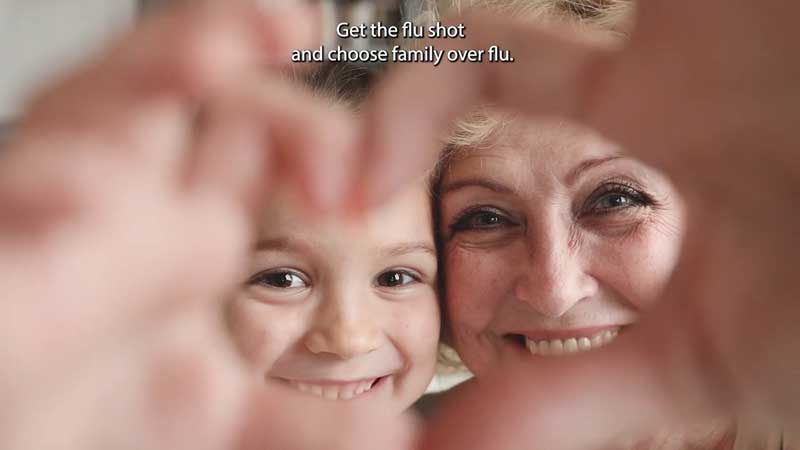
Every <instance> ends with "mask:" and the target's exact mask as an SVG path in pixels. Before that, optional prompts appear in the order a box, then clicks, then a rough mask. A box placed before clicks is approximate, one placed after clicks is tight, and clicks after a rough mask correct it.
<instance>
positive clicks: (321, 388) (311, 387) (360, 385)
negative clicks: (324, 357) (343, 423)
mask: <svg viewBox="0 0 800 450" xmlns="http://www.w3.org/2000/svg"><path fill="white" fill-rule="evenodd" d="M389 376H391V375H385V376H381V377H375V378H364V379H360V380H355V381H341V380H290V379H286V378H280V379H281V380H282V381H284V382H286V383H288V384H289V385H290V386H292V387H294V388H295V389H297V390H298V391H300V392H305V393H308V394H312V395H316V396H317V397H323V398H326V399H328V400H352V399H355V398H358V397H360V396H362V395H364V394H366V393H368V392H370V391H371V390H372V389H373V388H375V387H376V386H377V385H379V384H382V383H381V382H382V381H384V379H385V378H387V377H389Z"/></svg>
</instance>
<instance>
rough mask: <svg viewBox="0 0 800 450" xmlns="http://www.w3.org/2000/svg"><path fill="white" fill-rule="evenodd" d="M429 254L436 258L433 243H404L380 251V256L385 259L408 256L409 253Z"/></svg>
mask: <svg viewBox="0 0 800 450" xmlns="http://www.w3.org/2000/svg"><path fill="white" fill-rule="evenodd" d="M418 252H420V253H428V254H430V255H431V256H433V257H436V250H435V249H434V247H433V243H431V242H424V241H420V242H403V243H400V244H394V245H390V246H386V247H383V248H381V249H380V254H381V256H383V257H384V258H386V257H392V256H394V257H397V256H403V255H408V254H409V253H418Z"/></svg>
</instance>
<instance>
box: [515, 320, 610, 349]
mask: <svg viewBox="0 0 800 450" xmlns="http://www.w3.org/2000/svg"><path fill="white" fill-rule="evenodd" d="M621 328H622V326H621V325H611V326H602V327H591V328H581V329H573V330H547V331H544V330H542V331H531V332H516V333H512V334H510V335H509V337H511V338H512V339H513V340H515V341H517V342H520V343H522V344H524V345H525V348H527V349H528V351H530V353H531V354H533V355H541V356H550V355H554V356H557V355H564V354H571V353H578V352H586V351H589V350H594V349H597V348H600V347H603V346H604V345H607V344H608V343H610V342H611V341H613V340H614V339H615V338H616V337H617V335H618V334H619V331H620V329H621Z"/></svg>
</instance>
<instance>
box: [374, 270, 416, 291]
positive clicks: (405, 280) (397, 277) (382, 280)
mask: <svg viewBox="0 0 800 450" xmlns="http://www.w3.org/2000/svg"><path fill="white" fill-rule="evenodd" d="M419 281H420V279H419V277H418V276H417V275H414V274H411V273H409V272H406V271H404V270H388V271H386V272H383V273H382V274H380V275H378V277H377V278H376V279H375V283H376V284H377V285H378V286H380V287H399V286H406V285H408V284H411V283H417V282H419Z"/></svg>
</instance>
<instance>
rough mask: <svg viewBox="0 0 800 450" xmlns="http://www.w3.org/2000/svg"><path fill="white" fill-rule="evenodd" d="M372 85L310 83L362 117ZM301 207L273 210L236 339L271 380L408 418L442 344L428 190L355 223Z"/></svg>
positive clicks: (326, 76) (240, 301)
mask: <svg viewBox="0 0 800 450" xmlns="http://www.w3.org/2000/svg"><path fill="white" fill-rule="evenodd" d="M373 77H374V70H371V69H369V68H366V67H360V66H352V65H343V64H326V65H324V66H322V68H321V69H319V70H318V71H316V72H315V73H314V74H313V76H311V77H310V78H309V80H308V82H309V84H310V85H311V86H312V87H313V88H314V89H315V91H317V92H318V93H322V94H323V95H327V96H330V97H332V100H334V101H336V102H344V103H347V104H349V105H350V106H352V107H353V108H354V109H356V108H357V106H358V104H359V103H360V102H361V101H362V100H363V98H364V97H365V96H366V92H367V90H368V87H369V83H370V81H371V79H372V78H373ZM301 208H302V207H300V206H299V205H297V204H293V203H292V202H290V201H289V200H288V199H286V198H284V199H283V200H276V201H273V202H271V204H269V205H265V208H264V210H263V211H265V215H264V217H263V222H262V223H261V227H260V232H259V236H258V243H257V245H256V247H255V253H254V257H253V264H252V269H251V271H250V272H251V275H250V277H249V278H248V280H247V282H246V283H245V285H244V287H243V288H242V290H241V292H240V293H239V295H238V296H237V297H236V298H235V299H234V300H233V302H232V304H231V305H230V310H229V318H230V324H231V326H232V331H233V334H234V336H235V339H236V341H237V343H238V345H239V347H240V349H241V350H242V351H243V353H244V354H245V355H246V357H247V359H248V361H249V362H251V363H252V364H253V366H254V367H255V369H256V370H257V371H258V373H259V374H263V376H264V377H265V378H267V379H269V380H273V381H278V382H282V383H285V384H286V385H289V386H293V387H294V388H296V389H297V390H299V391H301V392H305V393H308V394H309V395H316V396H320V397H324V398H327V399H331V400H340V401H349V402H380V404H381V407H382V408H383V407H385V408H387V410H389V411H397V412H398V413H399V412H401V411H403V410H405V409H406V408H408V407H409V406H410V405H411V404H412V403H414V402H415V401H416V400H417V399H418V398H419V397H420V396H421V395H422V394H423V392H424V391H425V388H426V387H427V386H428V384H429V382H430V380H431V377H432V376H433V372H434V366H435V361H436V355H437V344H438V342H439V308H438V303H437V291H436V286H437V284H436V282H437V260H436V251H435V246H434V239H433V231H432V223H431V212H430V199H429V195H428V189H427V183H425V180H419V182H417V183H416V184H414V185H412V186H409V187H408V188H407V189H406V190H404V191H402V192H399V193H397V194H396V195H395V197H394V198H392V199H390V201H389V202H387V203H385V204H384V205H383V206H381V207H380V208H379V209H376V210H374V211H371V212H368V213H367V214H366V215H364V216H363V217H360V218H355V219H342V218H340V217H337V218H319V217H315V218H314V219H313V220H312V219H310V218H309V217H307V216H304V215H303V212H302V210H301Z"/></svg>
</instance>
